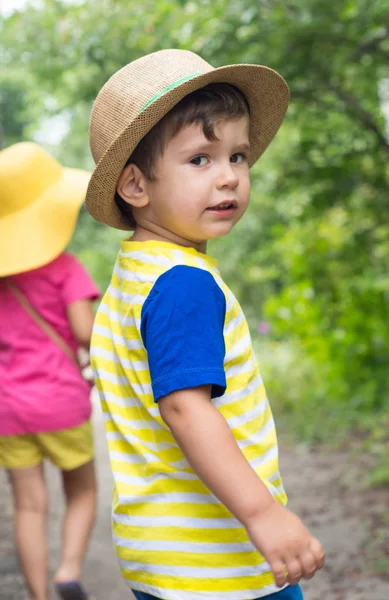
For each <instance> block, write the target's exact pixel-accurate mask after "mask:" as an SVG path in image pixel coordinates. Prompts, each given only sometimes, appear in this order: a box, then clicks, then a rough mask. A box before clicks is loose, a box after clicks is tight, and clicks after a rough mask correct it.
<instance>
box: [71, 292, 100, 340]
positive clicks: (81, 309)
mask: <svg viewBox="0 0 389 600" xmlns="http://www.w3.org/2000/svg"><path fill="white" fill-rule="evenodd" d="M92 306H93V305H92V300H90V299H88V298H86V299H83V300H75V301H74V302H72V303H71V304H69V305H68V306H67V308H66V310H67V316H68V320H69V323H70V328H71V330H72V333H73V335H74V337H75V338H76V340H77V342H78V343H79V345H80V346H82V347H83V348H86V349H87V350H89V346H90V340H91V336H92V327H93V321H94V314H93V308H92Z"/></svg>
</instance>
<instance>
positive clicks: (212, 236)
mask: <svg viewBox="0 0 389 600" xmlns="http://www.w3.org/2000/svg"><path fill="white" fill-rule="evenodd" d="M234 225H235V223H231V222H226V223H219V224H218V225H217V227H212V229H211V230H210V231H207V232H206V234H207V235H206V239H207V240H216V239H217V238H221V237H224V236H225V235H228V234H229V233H230V231H231V229H232V228H233V227H234Z"/></svg>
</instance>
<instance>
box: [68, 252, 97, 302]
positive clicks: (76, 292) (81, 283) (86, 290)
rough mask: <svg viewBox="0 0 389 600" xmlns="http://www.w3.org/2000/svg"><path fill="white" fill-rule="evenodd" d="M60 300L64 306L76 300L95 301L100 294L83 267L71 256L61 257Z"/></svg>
mask: <svg viewBox="0 0 389 600" xmlns="http://www.w3.org/2000/svg"><path fill="white" fill-rule="evenodd" d="M61 259H62V260H61V264H60V265H59V266H60V267H61V275H62V286H61V288H62V298H63V301H64V303H65V305H66V306H68V305H69V304H71V303H72V302H75V301H76V300H85V299H90V300H97V298H99V296H100V292H99V289H98V287H97V286H96V284H95V283H94V281H93V279H92V277H91V276H90V275H89V273H88V271H87V270H86V269H85V267H84V266H83V265H82V264H81V263H80V261H79V260H78V259H77V258H76V257H75V256H73V255H71V254H67V253H64V254H63V255H62V256H61Z"/></svg>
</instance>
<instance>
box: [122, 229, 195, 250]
mask: <svg viewBox="0 0 389 600" xmlns="http://www.w3.org/2000/svg"><path fill="white" fill-rule="evenodd" d="M158 230H160V231H158ZM131 240H132V241H133V242H169V243H170V244H177V246H183V247H184V248H194V249H195V250H197V251H198V252H202V253H203V254H206V253H207V242H206V241H204V242H199V243H197V242H192V241H190V240H187V239H185V238H182V237H181V236H179V235H176V234H174V233H172V232H170V231H169V232H168V235H165V231H164V230H163V229H162V228H159V227H158V226H155V227H153V230H151V229H146V228H145V227H142V226H141V225H137V226H136V228H135V231H134V234H133V236H132V237H131Z"/></svg>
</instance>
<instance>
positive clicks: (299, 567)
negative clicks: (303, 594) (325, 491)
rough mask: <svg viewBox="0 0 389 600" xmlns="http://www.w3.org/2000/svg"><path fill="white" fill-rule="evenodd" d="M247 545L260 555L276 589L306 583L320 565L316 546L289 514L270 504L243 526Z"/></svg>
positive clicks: (320, 553) (321, 554)
mask: <svg viewBox="0 0 389 600" xmlns="http://www.w3.org/2000/svg"><path fill="white" fill-rule="evenodd" d="M246 527H247V532H248V534H249V536H250V539H251V541H252V542H253V544H254V546H255V547H256V548H257V549H258V551H259V552H260V553H261V554H263V556H264V557H265V558H266V560H267V562H268V563H269V565H270V568H271V570H272V572H273V575H274V578H275V580H276V584H277V585H278V586H279V587H282V586H284V585H285V584H286V583H290V584H291V585H294V584H296V583H298V582H299V581H300V579H301V578H304V579H310V578H311V577H313V575H314V574H315V573H316V571H318V570H319V569H321V568H322V567H323V565H324V551H323V548H322V545H321V544H320V542H319V541H318V540H317V539H316V538H314V537H313V536H312V535H311V534H310V533H309V531H308V529H306V527H304V525H303V523H302V522H301V521H300V519H299V518H298V517H297V516H296V515H295V514H293V513H292V512H291V511H290V510H288V509H287V508H285V507H284V506H281V504H278V503H277V502H273V503H272V504H271V505H270V507H269V508H268V509H267V510H265V511H264V512H263V513H261V514H260V516H259V517H256V518H255V519H253V521H252V522H250V523H249V524H247V525H246Z"/></svg>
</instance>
